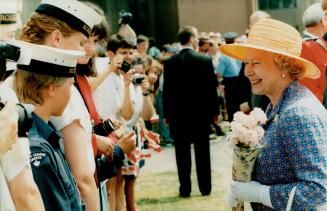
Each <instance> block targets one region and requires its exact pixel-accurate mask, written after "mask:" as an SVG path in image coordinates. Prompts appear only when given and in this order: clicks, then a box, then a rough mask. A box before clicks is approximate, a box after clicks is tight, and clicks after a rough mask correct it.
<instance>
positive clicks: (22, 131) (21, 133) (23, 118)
mask: <svg viewBox="0 0 327 211" xmlns="http://www.w3.org/2000/svg"><path fill="white" fill-rule="evenodd" d="M3 107H5V104H4V103H2V102H0V110H2V109H3ZM15 112H16V113H17V114H18V122H17V123H18V137H27V132H28V131H29V130H30V129H31V127H32V123H33V122H32V119H31V118H29V116H28V114H27V111H26V109H25V107H24V106H23V105H22V104H19V103H18V104H16V105H15Z"/></svg>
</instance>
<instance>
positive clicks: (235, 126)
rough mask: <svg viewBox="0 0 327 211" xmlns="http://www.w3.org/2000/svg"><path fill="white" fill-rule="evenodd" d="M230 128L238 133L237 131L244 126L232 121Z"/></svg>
mask: <svg viewBox="0 0 327 211" xmlns="http://www.w3.org/2000/svg"><path fill="white" fill-rule="evenodd" d="M230 127H231V129H232V131H233V132H236V131H239V130H241V127H243V126H242V125H241V123H239V122H236V121H232V122H231V123H230Z"/></svg>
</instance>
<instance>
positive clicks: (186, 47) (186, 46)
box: [181, 45, 194, 50]
mask: <svg viewBox="0 0 327 211" xmlns="http://www.w3.org/2000/svg"><path fill="white" fill-rule="evenodd" d="M184 49H191V50H194V48H192V46H189V45H182V47H181V50H184Z"/></svg>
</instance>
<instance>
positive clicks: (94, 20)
mask: <svg viewBox="0 0 327 211" xmlns="http://www.w3.org/2000/svg"><path fill="white" fill-rule="evenodd" d="M35 11H36V12H38V13H41V14H46V15H50V16H53V17H55V18H58V19H59V20H62V21H64V22H66V23H68V25H70V26H71V27H72V28H75V29H77V30H79V31H81V32H82V33H84V34H85V35H87V36H89V35H90V34H91V31H92V28H93V27H94V25H97V24H99V23H101V21H102V16H101V15H100V14H98V13H97V12H96V11H95V10H94V9H93V8H91V7H88V6H87V5H85V4H83V3H82V2H80V1H77V0H42V2H41V4H40V5H39V6H38V8H36V10H35Z"/></svg>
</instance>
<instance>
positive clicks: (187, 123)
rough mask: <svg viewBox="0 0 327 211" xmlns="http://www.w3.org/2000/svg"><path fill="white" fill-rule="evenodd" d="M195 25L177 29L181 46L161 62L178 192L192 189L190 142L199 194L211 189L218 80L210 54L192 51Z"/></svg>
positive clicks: (195, 42)
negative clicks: (211, 142) (212, 127)
mask: <svg viewBox="0 0 327 211" xmlns="http://www.w3.org/2000/svg"><path fill="white" fill-rule="evenodd" d="M197 36H198V33H197V29H196V28H194V27H191V26H185V27H183V28H181V29H180V31H179V33H178V38H179V41H180V43H181V45H182V50H181V51H180V52H179V53H178V54H177V55H175V56H173V57H171V58H170V59H168V60H167V61H166V62H165V63H164V80H165V82H164V87H163V105H164V118H165V120H166V122H167V123H168V124H169V127H170V132H171V136H172V138H173V139H174V141H175V152H176V162H177V169H178V177H179V182H180V189H179V191H180V196H181V197H189V196H190V193H191V178H190V173H191V144H192V143H193V144H194V152H195V161H196V171H197V177H198V184H199V189H200V191H201V193H202V195H209V194H210V192H211V166H210V146H209V131H210V123H212V122H213V121H215V120H216V119H217V115H218V113H219V111H218V108H219V107H218V106H219V105H218V96H217V91H216V88H217V80H216V76H215V74H214V70H213V65H212V60H211V58H210V57H207V56H204V55H201V54H199V53H197V52H195V50H194V49H196V46H197V44H198V38H197Z"/></svg>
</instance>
